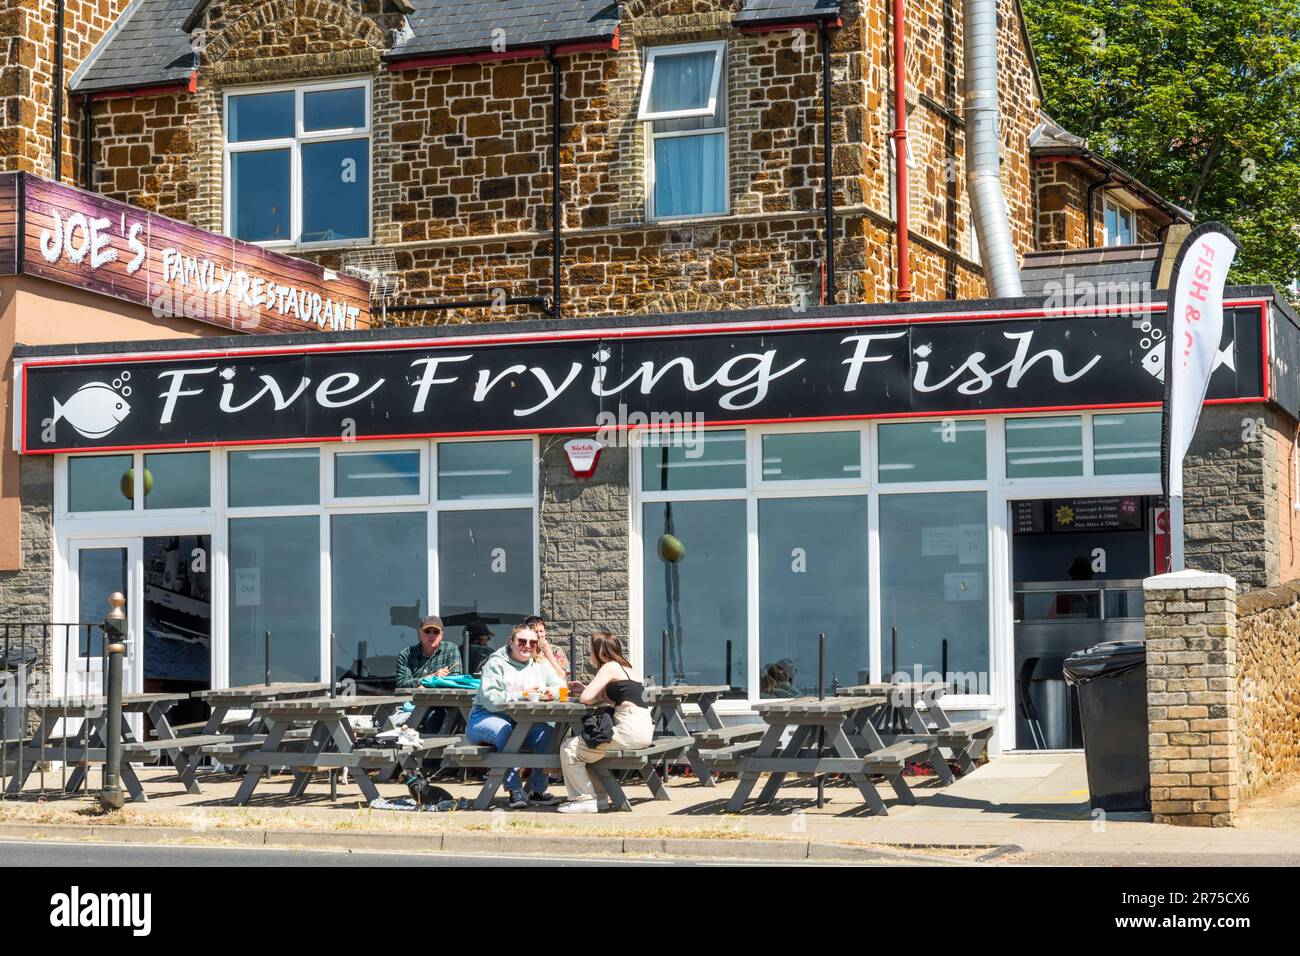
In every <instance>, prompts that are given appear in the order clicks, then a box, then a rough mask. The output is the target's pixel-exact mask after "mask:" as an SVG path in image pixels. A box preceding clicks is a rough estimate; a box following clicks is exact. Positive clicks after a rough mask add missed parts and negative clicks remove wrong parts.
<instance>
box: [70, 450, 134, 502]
mask: <svg viewBox="0 0 1300 956" xmlns="http://www.w3.org/2000/svg"><path fill="white" fill-rule="evenodd" d="M132 460H133V459H132V457H131V456H130V455H91V456H85V455H77V456H75V457H73V458H69V459H68V510H69V511H130V510H131V509H132V507H133V502H132V491H133V484H132V483H133V480H134V477H135V475H134V472H133V471H132V469H131V462H132Z"/></svg>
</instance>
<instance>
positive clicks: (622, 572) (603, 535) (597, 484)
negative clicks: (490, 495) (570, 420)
mask: <svg viewBox="0 0 1300 956" xmlns="http://www.w3.org/2000/svg"><path fill="white" fill-rule="evenodd" d="M575 437H579V436H576V435H543V436H542V438H541V442H542V458H541V467H540V472H539V480H538V484H539V489H538V495H539V509H538V519H537V520H538V539H539V540H538V553H539V555H540V569H539V570H540V576H541V592H542V610H541V613H542V616H543V617H544V618H545V619H546V621H547V623H548V625H549V627H548V631H547V635H548V637H551V639H552V640H554V641H555V642H556V644H557V645H558V646H559V647H561V648H562V649H563V650H564V651H565V653H566V654H567V653H568V646H569V645H568V634H569V633H573V634H576V635H577V639H578V643H577V653H578V666H577V668H576V671H575V673H577V674H586V672H588V671H589V670H590V665H589V663H588V661H587V646H588V640H589V638H590V637H591V633H592V632H593V631H597V630H608V631H612V632H613V633H615V634H617V635H618V636H619V638H621V639H622V640H623V642H624V646H625V647H626V646H627V641H628V629H629V624H630V620H629V617H628V575H629V573H630V571H629V567H628V553H629V550H628V549H629V544H628V542H629V534H630V527H629V519H630V512H629V507H630V506H629V490H628V489H629V487H630V485H629V478H628V475H629V468H630V456H629V453H628V449H627V448H621V447H615V446H610V447H606V448H605V449H604V450H603V451H602V452H601V455H600V462H599V464H598V465H597V468H596V472H595V474H594V475H592V476H591V477H590V478H585V479H578V478H574V477H573V472H572V471H571V470H570V468H569V461H568V458H567V456H566V455H565V453H564V447H563V445H564V442H566V441H568V440H569V439H570V438H575ZM580 437H584V438H587V437H590V436H588V435H583V436H580ZM553 635H554V636H553Z"/></svg>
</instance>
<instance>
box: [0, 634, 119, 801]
mask: <svg viewBox="0 0 1300 956" xmlns="http://www.w3.org/2000/svg"><path fill="white" fill-rule="evenodd" d="M56 660H58V661H60V662H61V667H59V668H57V669H56V666H55V661H56ZM107 673H108V661H107V641H106V640H105V639H104V628H103V625H101V624H63V623H56V622H31V621H14V622H4V621H0V800H5V799H12V798H13V797H15V796H17V795H18V794H20V793H30V792H32V791H31V789H30V781H31V778H32V777H33V776H34V777H35V780H36V788H35V792H36V793H37V794H38V795H39V796H41V797H44V796H45V794H46V791H47V790H49V789H51V788H52V786H53V779H52V778H51V776H50V769H49V768H50V765H52V764H58V789H59V790H60V791H62V790H65V789H66V788H67V786H68V774H69V769H70V768H69V764H68V748H69V744H72V745H73V749H74V750H75V749H84V747H85V746H86V744H87V743H88V741H87V735H88V734H89V732H90V721H88V720H76V721H72V720H68V721H64V720H63V718H61V717H60V716H59V715H58V712H57V710H52V706H53V705H55V702H56V701H57V700H58V699H62V700H65V701H72V702H77V701H80V702H82V703H84V704H86V705H88V706H89V705H90V703H91V701H93V700H94V699H96V698H100V697H102V696H103V694H104V688H105V685H104V681H105V678H106V675H107ZM52 721H53V722H62V723H63V724H64V726H58V727H57V728H55V727H52V725H51V722H52ZM74 725H75V726H74ZM54 731H57V737H56V736H53V732H54ZM33 751H34V752H33ZM83 770H84V772H87V773H88V772H89V771H90V767H88V766H87V767H85V768H83ZM24 781H25V782H27V784H28V786H27V787H24V786H23V782H24ZM11 787H13V788H14V789H13V792H10V790H11ZM87 791H88V792H89V791H90V788H87Z"/></svg>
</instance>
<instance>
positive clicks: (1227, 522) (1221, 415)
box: [1183, 405, 1294, 588]
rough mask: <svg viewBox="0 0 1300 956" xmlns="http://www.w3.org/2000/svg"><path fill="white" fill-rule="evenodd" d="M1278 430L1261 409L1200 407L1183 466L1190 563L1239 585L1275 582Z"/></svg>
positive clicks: (1274, 417) (1260, 585) (1268, 413)
mask: <svg viewBox="0 0 1300 956" xmlns="http://www.w3.org/2000/svg"><path fill="white" fill-rule="evenodd" d="M1280 427H1281V423H1280V422H1279V417H1278V414H1277V413H1276V412H1275V411H1273V410H1272V409H1269V408H1266V407H1264V406H1262V405H1207V406H1206V407H1205V408H1204V409H1203V410H1202V412H1201V419H1200V424H1199V425H1198V426H1197V428H1196V437H1195V438H1194V439H1193V440H1192V446H1191V449H1190V451H1189V453H1188V456H1187V459H1186V462H1185V463H1184V467H1183V495H1184V497H1183V501H1184V513H1185V517H1184V521H1185V525H1186V551H1187V563H1188V564H1189V565H1191V566H1193V567H1198V568H1203V569H1205V570H1207V571H1217V572H1221V573H1223V574H1230V575H1232V576H1233V577H1234V578H1236V579H1237V580H1238V581H1239V582H1240V583H1241V585H1242V586H1243V587H1249V588H1265V587H1269V586H1271V585H1274V584H1277V583H1279V567H1280V561H1279V551H1280V548H1279V545H1278V533H1279V532H1278V450H1277V442H1278V435H1279V428H1280ZM1292 427H1294V426H1292Z"/></svg>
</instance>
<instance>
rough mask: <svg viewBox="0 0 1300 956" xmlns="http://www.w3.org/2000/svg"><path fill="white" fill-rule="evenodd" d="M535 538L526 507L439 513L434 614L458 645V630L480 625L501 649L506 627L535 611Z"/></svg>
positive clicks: (531, 521)
mask: <svg viewBox="0 0 1300 956" xmlns="http://www.w3.org/2000/svg"><path fill="white" fill-rule="evenodd" d="M534 538H535V535H534V532H533V512H532V510H531V509H529V508H503V509H500V510H495V509H487V510H471V511H460V510H457V511H442V512H440V513H439V514H438V593H439V595H440V600H439V606H438V613H439V614H440V615H441V616H442V621H443V624H445V625H446V627H447V630H448V634H449V635H451V636H452V638H453V639H454V640H456V641H457V643H459V641H460V634H459V632H460V630H461V629H463V628H464V627H465V625H467V624H471V623H473V622H475V621H479V622H482V623H484V624H487V625H488V627H489V628H491V630H492V631H493V633H494V635H495V637H496V640H495V642H494V645H493V646H500V645H501V644H503V643H504V641H505V638H506V637H507V636H509V633H510V625H512V624H518V623H519V622H521V621H522V620H523V619H524V618H525V617H527V616H528V615H529V614H534V613H536V612H537V608H536V607H535V606H534V604H533V580H534V577H535V574H534V568H533V550H534V549H533V541H534ZM556 636H558V635H556Z"/></svg>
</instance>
